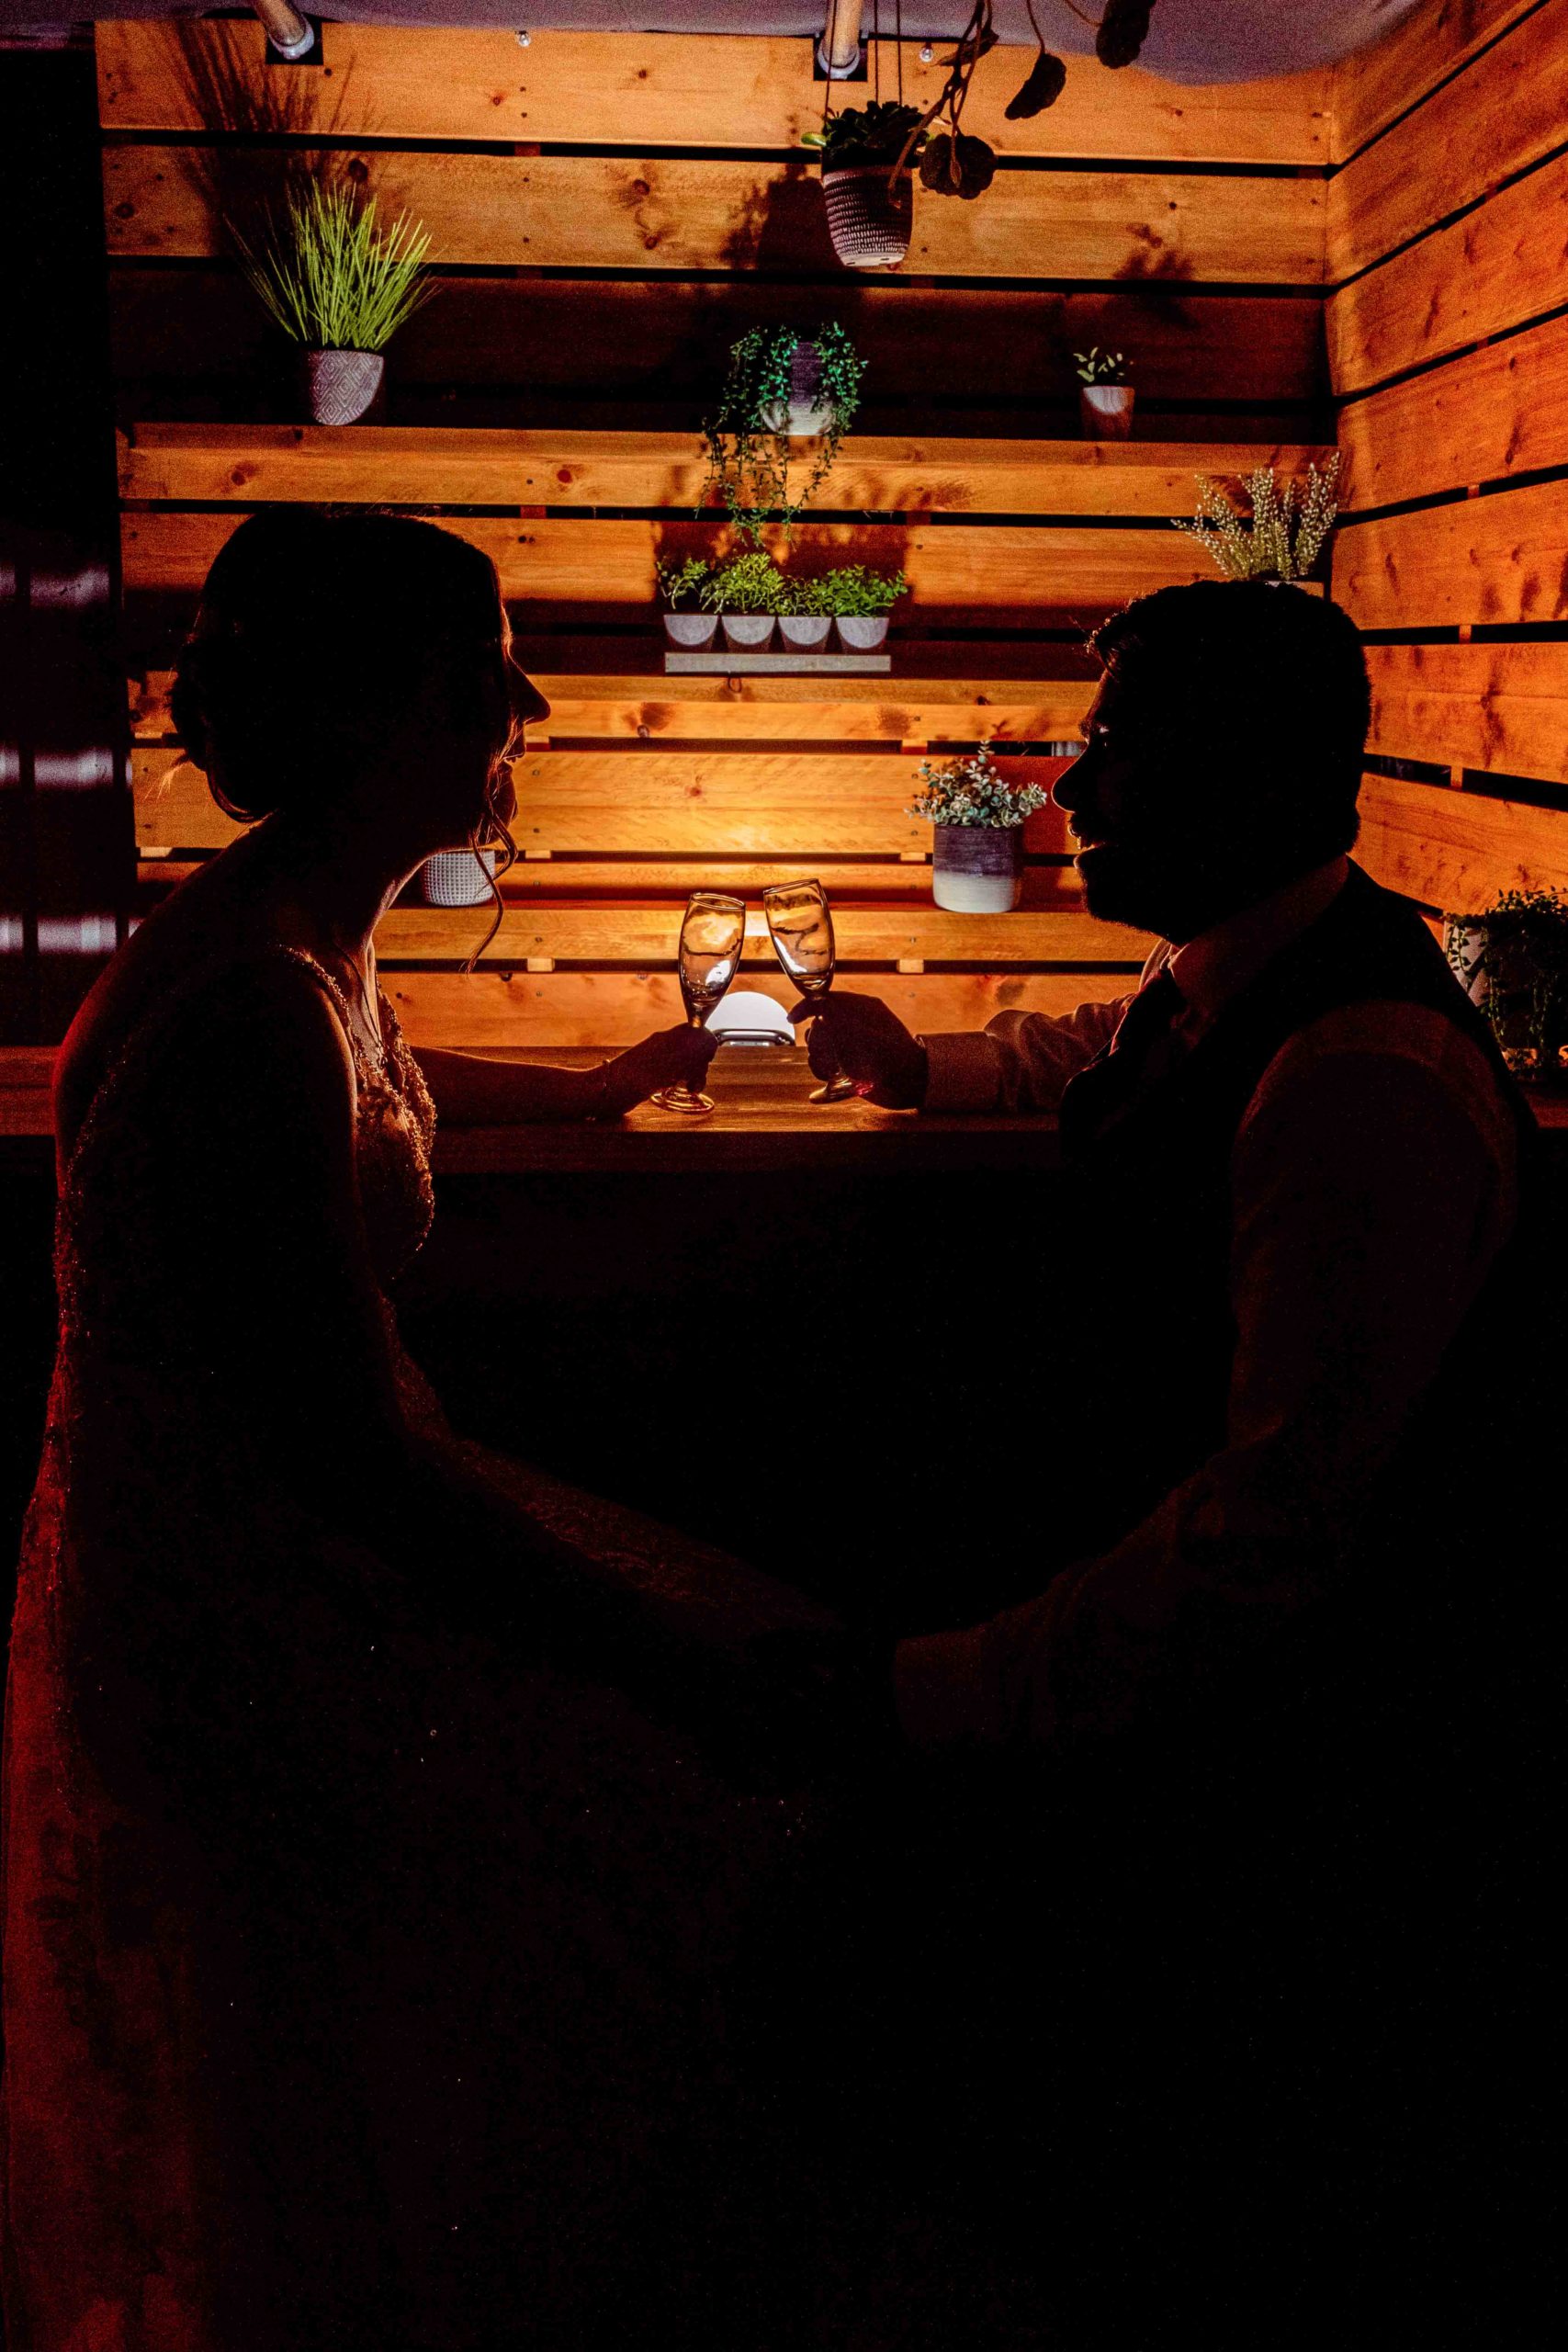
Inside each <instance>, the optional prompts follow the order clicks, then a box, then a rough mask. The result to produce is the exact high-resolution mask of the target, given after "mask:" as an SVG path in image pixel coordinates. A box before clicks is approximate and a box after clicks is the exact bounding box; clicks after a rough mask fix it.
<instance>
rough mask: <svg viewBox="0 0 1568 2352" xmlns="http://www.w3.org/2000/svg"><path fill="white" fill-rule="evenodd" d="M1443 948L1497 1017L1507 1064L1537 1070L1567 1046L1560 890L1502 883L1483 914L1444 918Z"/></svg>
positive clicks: (1528, 1073) (1565, 921)
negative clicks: (1507, 887) (1503, 887)
mask: <svg viewBox="0 0 1568 2352" xmlns="http://www.w3.org/2000/svg"><path fill="white" fill-rule="evenodd" d="M1443 944H1444V948H1445V950H1446V952H1447V955H1448V959H1449V962H1450V965H1451V966H1452V967H1453V969H1454V971H1455V972H1456V973H1457V974H1458V976H1459V978H1460V980H1461V983H1462V984H1463V986H1464V988H1465V990H1466V992H1467V993H1468V994H1469V995H1470V996H1472V998H1473V999H1474V1000H1475V1001H1476V1002H1477V1003H1478V1004H1480V1006H1481V1007H1482V1010H1483V1012H1485V1014H1486V1017H1487V1019H1488V1021H1489V1022H1490V1023H1491V1024H1492V1034H1493V1035H1494V1036H1495V1038H1496V1040H1497V1043H1498V1045H1499V1046H1501V1048H1502V1050H1503V1054H1504V1057H1505V1059H1506V1061H1507V1063H1508V1065H1509V1068H1510V1069H1513V1070H1515V1071H1516V1072H1517V1074H1518V1075H1519V1076H1521V1077H1539V1076H1542V1075H1544V1074H1545V1073H1546V1072H1548V1071H1551V1070H1555V1069H1558V1068H1560V1067H1561V1066H1562V1054H1563V1049H1564V1048H1565V1047H1568V904H1564V902H1563V899H1562V895H1561V893H1560V892H1558V891H1556V890H1505V891H1503V892H1502V893H1501V895H1500V896H1499V897H1498V898H1496V899H1494V900H1493V902H1492V904H1491V906H1490V907H1488V908H1487V910H1486V911H1485V912H1484V914H1478V915H1448V916H1446V917H1445V918H1444V936H1443Z"/></svg>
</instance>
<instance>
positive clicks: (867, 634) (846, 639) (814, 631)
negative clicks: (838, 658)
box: [664, 613, 887, 653]
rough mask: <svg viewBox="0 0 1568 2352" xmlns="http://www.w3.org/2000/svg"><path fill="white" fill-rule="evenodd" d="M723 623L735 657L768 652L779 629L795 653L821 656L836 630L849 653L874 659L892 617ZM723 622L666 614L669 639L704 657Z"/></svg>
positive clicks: (734, 616) (754, 617) (788, 616)
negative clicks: (819, 654) (829, 634)
mask: <svg viewBox="0 0 1568 2352" xmlns="http://www.w3.org/2000/svg"><path fill="white" fill-rule="evenodd" d="M722 617H723V623H724V641H725V643H726V645H728V648H729V650H730V651H731V652H732V653H763V652H765V651H766V650H767V649H768V647H769V646H770V645H771V644H772V642H773V631H774V629H775V628H776V629H777V630H778V633H779V636H780V639H782V641H783V644H784V650H785V651H786V652H790V653H820V652H821V650H822V648H823V647H824V646H825V645H826V644H827V642H828V632H829V629H832V628H837V630H838V632H839V643H840V645H841V646H842V647H843V649H844V650H845V652H846V653H873V652H874V651H875V650H876V648H877V647H878V646H879V645H885V644H886V641H887V618H886V614H883V615H880V616H878V617H876V618H875V619H873V618H872V617H871V616H870V615H869V614H863V613H840V614H839V615H838V616H837V618H836V619H835V618H833V617H831V616H829V615H828V614H826V613H726V614H724V615H723V616H722ZM719 620H720V616H719V615H718V614H716V613H666V614H665V615H664V635H665V638H666V639H667V640H668V642H669V643H670V644H671V645H673V646H679V647H680V648H681V649H682V651H683V652H687V653H701V652H703V651H704V650H705V649H706V648H707V647H708V646H710V645H711V644H712V643H713V641H714V639H715V637H716V635H717V632H718V627H719Z"/></svg>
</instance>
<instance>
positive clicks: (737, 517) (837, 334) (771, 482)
mask: <svg viewBox="0 0 1568 2352" xmlns="http://www.w3.org/2000/svg"><path fill="white" fill-rule="evenodd" d="M864 373H865V363H864V362H863V360H862V358H861V357H860V355H859V354H858V352H857V351H856V350H855V347H854V345H853V344H852V342H851V340H850V337H849V336H848V334H846V333H845V332H844V329H843V328H842V327H841V326H840V325H839V324H838V323H837V322H836V321H834V320H831V319H829V320H826V321H825V322H823V324H822V325H821V326H819V327H817V328H815V329H814V330H813V331H812V333H811V334H800V333H799V332H798V330H797V329H796V328H795V327H751V328H750V329H749V330H748V332H747V333H746V334H743V335H741V336H740V337H739V339H738V341H736V342H735V343H732V344H731V345H730V346H729V364H728V368H727V370H726V373H725V379H724V389H723V390H722V391H721V392H720V394H719V399H718V407H717V409H716V412H715V413H714V415H713V416H712V417H710V418H707V419H705V422H704V424H703V437H704V439H705V442H706V444H707V458H708V468H707V474H706V478H705V481H704V483H703V491H702V498H701V501H700V503H699V504H698V507H697V513H698V514H699V515H700V514H701V513H702V512H703V509H704V507H705V506H708V505H710V504H711V503H714V502H716V501H717V502H721V503H723V506H724V509H725V512H726V513H727V514H728V517H729V520H730V522H731V523H732V524H733V525H734V526H735V528H736V530H737V531H739V534H740V536H741V537H743V538H749V539H751V540H753V541H755V540H756V539H757V537H759V534H760V533H761V527H762V526H763V524H764V523H782V524H783V526H784V530H785V532H786V533H787V532H789V531H790V530H792V529H793V527H794V525H795V518H796V516H797V515H799V513H800V510H801V508H802V507H803V506H807V505H808V504H809V503H810V502H811V500H812V499H813V498H814V497H815V496H816V494H817V492H818V490H819V489H820V488H821V486H822V484H823V482H824V481H826V480H827V478H828V475H829V472H830V470H831V469H832V466H833V462H834V460H835V458H837V457H838V454H839V444H840V441H841V440H842V439H843V437H844V435H845V434H846V433H847V432H848V431H849V428H850V423H851V420H852V417H853V415H854V413H855V410H856V409H857V408H858V407H859V405H860V386H861V378H862V377H863V375H864ZM806 437H812V438H815V439H816V441H817V444H818V447H817V449H816V452H815V455H814V456H813V458H812V459H811V463H810V466H809V468H808V469H807V475H806V479H805V481H804V483H803V485H802V486H801V487H800V488H799V490H798V491H795V490H793V489H792V484H791V480H790V466H791V462H792V458H793V454H794V453H793V452H792V450H791V448H790V443H791V442H792V441H794V440H800V439H802V438H806Z"/></svg>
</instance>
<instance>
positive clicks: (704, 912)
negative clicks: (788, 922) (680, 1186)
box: [653, 890, 746, 1113]
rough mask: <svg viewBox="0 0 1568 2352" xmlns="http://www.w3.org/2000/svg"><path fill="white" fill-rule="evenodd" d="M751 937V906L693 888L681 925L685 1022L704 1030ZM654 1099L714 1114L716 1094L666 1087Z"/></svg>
mask: <svg viewBox="0 0 1568 2352" xmlns="http://www.w3.org/2000/svg"><path fill="white" fill-rule="evenodd" d="M745 937H746V902H745V900H744V899H727V898H726V897H724V895H723V894H722V892H720V891H718V890H694V891H693V893H692V895H691V897H690V898H689V899H687V901H686V912H685V916H684V918H683V920H682V924H681V945H680V949H679V952H678V956H677V961H676V969H677V970H678V972H679V974H680V978H681V997H682V1002H683V1003H684V1005H685V1008H686V1018H687V1020H688V1021H689V1022H690V1023H691V1024H692V1026H693V1028H694V1029H700V1028H701V1027H702V1026H703V1024H704V1023H705V1021H706V1019H707V1017H708V1014H709V1013H710V1012H712V1011H713V1009H714V1006H715V1005H716V1004H717V1002H718V1001H719V1000H720V998H721V997H722V996H723V994H724V992H725V990H726V989H727V988H728V986H729V983H730V981H731V980H732V979H733V978H735V975H736V972H737V970H738V969H739V963H740V949H741V945H742V944H743V942H744V940H745ZM653 1100H654V1102H655V1103H658V1105H659V1107H660V1110H661V1111H686V1112H690V1113H696V1112H705V1111H711V1110H712V1109H713V1107H714V1100H713V1096H712V1095H711V1094H696V1093H694V1092H693V1091H692V1089H691V1088H690V1087H689V1086H661V1087H660V1090H659V1091H658V1093H657V1094H656V1095H654V1097H653Z"/></svg>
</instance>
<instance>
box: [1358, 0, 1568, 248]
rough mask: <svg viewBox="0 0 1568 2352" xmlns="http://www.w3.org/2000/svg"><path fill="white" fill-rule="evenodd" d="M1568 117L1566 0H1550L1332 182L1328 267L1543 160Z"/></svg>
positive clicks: (1395, 239) (1399, 239)
mask: <svg viewBox="0 0 1568 2352" xmlns="http://www.w3.org/2000/svg"><path fill="white" fill-rule="evenodd" d="M1565 120H1568V0H1547V5H1546V6H1544V7H1542V8H1538V9H1536V10H1534V11H1533V12H1532V13H1531V14H1530V15H1529V17H1525V18H1524V19H1523V20H1522V21H1521V22H1520V23H1519V24H1517V26H1516V27H1515V28H1513V30H1512V31H1510V32H1509V33H1508V34H1507V35H1506V38H1505V39H1503V40H1499V41H1498V42H1497V43H1496V44H1495V47H1493V48H1491V49H1488V50H1486V51H1484V53H1483V55H1481V56H1479V57H1478V58H1477V59H1476V60H1475V62H1474V63H1473V64H1472V65H1471V66H1469V67H1468V68H1467V70H1466V71H1465V72H1464V73H1462V74H1460V75H1459V77H1458V79H1457V80H1455V81H1452V82H1450V83H1448V84H1447V85H1445V86H1444V87H1443V88H1442V89H1440V90H1438V91H1437V92H1436V93H1435V94H1434V95H1433V96H1431V97H1429V98H1428V99H1427V102H1426V104H1425V105H1424V106H1422V107H1417V108H1416V112H1415V113H1414V114H1412V115H1409V116H1407V117H1406V118H1405V119H1404V121H1402V122H1400V123H1397V124H1396V125H1395V126H1394V128H1393V130H1390V131H1389V132H1388V133H1387V134H1386V136H1384V137H1383V138H1382V139H1379V140H1378V141H1375V143H1374V144H1373V145H1372V146H1371V147H1369V148H1368V149H1367V150H1366V152H1365V153H1363V154H1361V155H1359V156H1358V157H1357V158H1356V160H1355V162H1354V163H1351V164H1347V165H1346V167H1345V169H1344V170H1343V171H1342V172H1339V173H1338V174H1337V175H1336V176H1335V178H1334V179H1333V180H1332V181H1331V182H1330V184H1329V191H1328V275H1329V277H1330V278H1332V279H1336V280H1337V279H1339V278H1343V277H1349V276H1350V274H1351V273H1352V271H1354V270H1359V269H1365V268H1366V267H1367V266H1369V264H1371V263H1373V262H1377V261H1381V260H1382V257H1383V255H1384V254H1389V253H1392V252H1393V248H1394V247H1395V246H1396V245H1402V244H1404V243H1406V242H1407V240H1408V239H1410V238H1412V237H1417V236H1420V235H1421V234H1422V233H1423V232H1425V231H1426V230H1427V229H1429V228H1430V227H1431V225H1432V223H1433V222H1434V221H1435V220H1441V219H1442V218H1443V217H1444V216H1445V215H1446V214H1448V213H1450V212H1457V211H1458V210H1459V209H1460V207H1461V205H1465V204H1472V203H1474V201H1475V199H1476V198H1478V197H1482V196H1484V195H1485V194H1486V193H1487V191H1488V190H1489V189H1491V188H1495V187H1497V186H1498V185H1499V183H1500V182H1501V181H1503V180H1505V179H1507V178H1509V177H1510V176H1511V175H1513V174H1514V173H1515V172H1519V171H1523V170H1524V169H1525V168H1526V166H1527V165H1529V164H1534V163H1537V162H1539V161H1540V157H1541V156H1542V155H1544V154H1546V153H1549V151H1550V150H1551V149H1552V148H1554V147H1559V146H1561V145H1562V136H1563V128H1564V122H1565Z"/></svg>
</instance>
